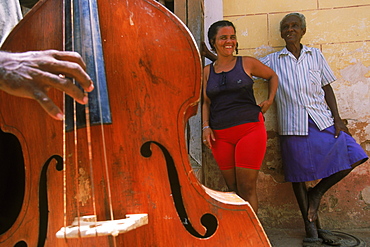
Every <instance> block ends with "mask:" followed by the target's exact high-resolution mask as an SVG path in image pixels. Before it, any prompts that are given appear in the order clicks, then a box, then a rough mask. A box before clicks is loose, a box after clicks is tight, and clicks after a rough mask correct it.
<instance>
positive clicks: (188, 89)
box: [0, 0, 270, 247]
mask: <svg viewBox="0 0 370 247" xmlns="http://www.w3.org/2000/svg"><path fill="white" fill-rule="evenodd" d="M45 49H57V50H74V51H78V52H79V53H80V54H81V55H82V57H83V58H84V60H85V62H86V63H87V72H88V73H89V75H90V76H91V77H92V79H93V81H94V83H95V90H94V91H93V92H92V93H91V94H90V95H89V104H88V106H87V107H82V106H81V105H78V104H77V103H75V102H74V101H73V100H71V99H70V98H68V97H67V96H66V95H64V94H63V93H62V92H60V91H57V90H53V89H52V90H50V92H49V96H50V98H51V99H53V101H54V102H56V104H57V105H58V106H59V107H60V108H61V109H64V110H65V113H66V118H65V120H64V121H61V122H59V121H56V120H53V119H52V118H50V117H49V116H48V115H47V113H45V112H44V111H43V110H42V109H41V107H39V105H38V103H36V102H34V101H31V100H29V99H23V98H17V97H14V96H10V95H7V94H6V93H4V92H1V95H0V107H1V108H0V124H1V130H2V131H3V135H6V136H11V137H9V140H12V143H13V144H12V145H14V147H16V148H17V149H18V151H16V152H10V153H7V155H9V156H12V155H13V156H15V155H16V156H17V158H14V157H9V159H10V160H12V161H14V162H16V163H17V167H21V169H20V170H21V171H20V172H18V173H17V176H16V177H15V178H14V180H17V181H19V183H18V182H17V184H19V185H20V186H18V187H17V188H15V192H14V193H9V194H14V196H15V197H17V199H10V200H9V201H11V202H14V203H13V204H12V206H11V208H12V210H10V209H9V208H10V207H8V208H7V209H6V210H5V214H7V212H8V211H9V215H7V216H9V218H10V220H9V222H8V224H7V225H5V226H3V227H1V228H0V246H1V247H3V246H4V247H5V246H6V247H13V246H14V247H25V246H29V247H34V246H37V247H42V246H53V247H55V246H89V247H91V246H104V247H105V246H130V247H132V246H151V247H152V246H166V247H167V246H197V247H198V246H233V247H234V246H270V243H269V241H268V239H267V237H266V234H265V232H264V231H263V228H262V226H261V224H260V223H259V221H258V219H257V217H256V215H255V214H254V212H253V210H252V209H251V207H250V205H249V204H248V203H247V202H245V201H243V200H241V199H240V198H238V197H237V196H236V195H235V194H233V193H224V192H217V191H213V190H211V189H208V188H206V187H205V186H203V185H201V184H200V183H199V181H198V180H197V178H196V177H195V175H194V173H193V171H192V169H191V165H190V163H189V160H188V155H187V148H186V140H185V127H186V123H187V120H188V119H189V118H190V117H191V116H192V115H194V114H195V113H196V111H197V105H198V103H199V100H200V92H201V73H202V69H201V62H200V57H199V52H198V50H197V47H196V45H195V42H194V40H193V38H192V36H191V34H190V33H189V31H188V30H187V28H186V27H185V26H184V25H183V24H182V23H181V21H179V19H178V18H177V17H176V16H175V15H173V14H172V13H171V12H170V11H168V10H167V9H166V8H165V7H163V6H162V5H161V4H159V3H157V2H156V1H153V0H65V1H62V0H40V1H39V2H38V3H37V4H36V5H35V6H34V7H33V8H32V9H31V11H30V12H29V13H28V14H27V15H26V16H25V17H24V19H23V20H22V21H21V22H20V23H19V24H18V25H17V26H16V27H15V28H14V30H13V31H12V32H11V34H10V35H9V36H8V38H7V40H6V41H5V43H4V45H3V46H2V50H7V51H12V52H23V51H29V50H45ZM76 83H78V82H76ZM20 107H21V108H22V109H20ZM5 154H6V152H2V155H5ZM10 163H11V162H10ZM11 165H15V164H13V163H11Z"/></svg>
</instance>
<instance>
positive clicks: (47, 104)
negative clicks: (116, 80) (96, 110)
mask: <svg viewBox="0 0 370 247" xmlns="http://www.w3.org/2000/svg"><path fill="white" fill-rule="evenodd" d="M85 68H86V66H85V63H84V62H83V60H82V58H81V56H80V55H79V54H78V53H76V52H66V51H55V50H47V51H30V52H23V53H9V52H0V89H2V90H4V91H5V92H7V93H9V94H12V95H15V96H19V97H24V98H30V99H34V100H36V101H38V102H39V103H40V105H41V106H42V107H43V108H44V109H45V111H46V112H48V113H49V114H50V116H52V117H53V118H55V119H59V120H61V119H63V112H62V111H61V110H60V109H59V107H57V106H56V105H55V104H54V102H53V101H52V100H51V99H50V98H49V97H48V95H47V92H48V90H49V89H50V88H52V87H54V88H57V89H59V90H61V91H65V92H66V94H68V95H70V96H71V97H73V98H74V99H75V100H76V101H77V102H79V103H81V104H86V103H87V96H85V95H84V92H83V91H81V89H79V88H78V87H77V86H76V85H74V84H73V82H72V80H71V79H70V78H73V79H75V80H76V81H78V83H79V84H80V85H81V86H82V87H83V88H84V89H85V90H86V91H87V92H90V91H92V90H93V89H94V85H93V83H92V81H91V79H90V77H89V76H88V75H87V74H86V72H85Z"/></svg>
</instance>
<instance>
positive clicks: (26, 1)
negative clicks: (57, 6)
mask: <svg viewBox="0 0 370 247" xmlns="http://www.w3.org/2000/svg"><path fill="white" fill-rule="evenodd" d="M37 2H38V0H19V3H20V4H21V6H23V7H26V8H29V9H30V8H32V7H33V5H35V4H36V3H37Z"/></svg>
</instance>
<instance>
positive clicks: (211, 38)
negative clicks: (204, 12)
mask: <svg viewBox="0 0 370 247" xmlns="http://www.w3.org/2000/svg"><path fill="white" fill-rule="evenodd" d="M221 27H233V28H234V31H235V33H236V28H235V26H234V24H233V23H232V22H230V21H227V20H222V21H216V22H215V23H213V24H212V25H211V26H210V27H209V28H208V42H209V45H210V46H211V48H212V50H215V46H214V43H215V40H216V35H217V32H218V30H219V29H220V28H221ZM235 51H236V54H238V44H236V48H235Z"/></svg>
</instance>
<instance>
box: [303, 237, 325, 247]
mask: <svg viewBox="0 0 370 247" xmlns="http://www.w3.org/2000/svg"><path fill="white" fill-rule="evenodd" d="M302 246H303V247H317V246H323V245H322V239H321V238H304V239H303V245H302Z"/></svg>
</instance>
